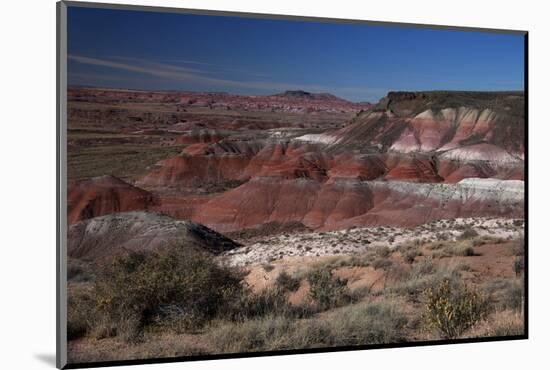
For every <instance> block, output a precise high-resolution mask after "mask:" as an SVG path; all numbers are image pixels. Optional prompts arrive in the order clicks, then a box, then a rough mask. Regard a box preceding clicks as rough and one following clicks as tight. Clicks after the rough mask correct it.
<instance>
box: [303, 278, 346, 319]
mask: <svg viewBox="0 0 550 370" xmlns="http://www.w3.org/2000/svg"><path fill="white" fill-rule="evenodd" d="M307 281H308V282H309V285H310V290H309V295H310V297H311V298H312V299H313V301H314V302H315V303H316V304H317V306H318V307H319V309H321V310H323V311H324V310H327V309H329V308H333V307H337V306H340V305H343V304H346V303H349V301H350V300H351V295H350V292H349V290H348V287H347V280H345V279H340V278H338V277H333V276H332V273H331V271H330V270H329V269H326V268H320V269H315V270H313V271H311V272H310V273H309V274H308V275H307Z"/></svg>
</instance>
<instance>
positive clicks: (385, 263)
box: [372, 257, 393, 270]
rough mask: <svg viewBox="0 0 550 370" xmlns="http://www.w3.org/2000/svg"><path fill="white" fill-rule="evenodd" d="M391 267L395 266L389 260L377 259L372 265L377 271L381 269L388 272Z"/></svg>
mask: <svg viewBox="0 0 550 370" xmlns="http://www.w3.org/2000/svg"><path fill="white" fill-rule="evenodd" d="M391 265H393V262H392V261H391V260H389V259H387V258H382V257H381V258H377V259H376V260H374V262H373V263H372V267H374V268H375V269H377V270H379V269H382V270H386V269H388V268H389V267H390V266H391Z"/></svg>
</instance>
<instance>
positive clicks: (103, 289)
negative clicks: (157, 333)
mask: <svg viewBox="0 0 550 370" xmlns="http://www.w3.org/2000/svg"><path fill="white" fill-rule="evenodd" d="M95 293H96V299H97V308H98V311H99V312H100V313H101V314H102V315H103V316H104V319H106V321H107V322H110V323H112V324H113V325H114V326H115V327H116V334H117V335H122V336H123V337H124V338H125V339H126V340H128V341H137V340H139V339H140V337H141V334H142V332H143V329H144V327H145V326H146V325H149V324H152V323H154V322H159V321H162V320H163V319H168V320H169V321H170V320H174V318H175V317H179V318H182V322H183V323H188V324H190V325H193V326H201V325H202V324H204V322H205V321H206V320H208V319H211V318H213V317H214V316H215V315H217V314H218V313H219V312H220V310H221V309H227V307H231V306H232V304H233V301H234V300H235V299H236V298H238V297H240V296H241V295H242V286H241V276H239V275H238V274H237V273H236V272H234V271H233V270H231V269H229V268H226V267H221V266H219V265H217V264H216V263H215V262H214V261H213V260H212V259H211V258H209V257H208V256H207V255H205V254H203V253H200V252H198V251H195V250H194V249H192V248H190V247H186V246H184V245H177V246H173V247H169V248H164V249H162V250H159V251H157V252H153V253H149V254H146V253H131V254H129V255H127V256H123V257H119V258H116V259H115V260H114V261H113V263H112V264H110V265H109V266H108V267H107V268H105V269H104V271H102V273H101V275H100V276H99V278H98V281H97V283H96V286H95Z"/></svg>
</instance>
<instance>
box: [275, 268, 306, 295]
mask: <svg viewBox="0 0 550 370" xmlns="http://www.w3.org/2000/svg"><path fill="white" fill-rule="evenodd" d="M275 285H276V286H277V288H279V289H281V290H283V291H289V292H295V291H296V290H298V288H299V287H300V279H298V278H295V277H293V276H291V275H290V274H289V273H288V272H286V271H283V272H281V273H280V274H279V275H278V276H277V279H276V280H275Z"/></svg>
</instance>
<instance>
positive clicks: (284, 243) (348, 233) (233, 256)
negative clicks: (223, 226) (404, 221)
mask: <svg viewBox="0 0 550 370" xmlns="http://www.w3.org/2000/svg"><path fill="white" fill-rule="evenodd" d="M470 227H471V228H473V229H474V230H475V231H476V232H477V233H478V234H479V235H480V236H491V237H495V238H502V239H513V238H516V237H519V236H520V235H521V234H523V230H524V222H523V220H522V219H515V220H514V219H505V218H457V219H450V220H439V221H435V222H431V223H428V224H424V225H422V226H418V227H415V228H398V227H367V228H352V229H347V230H339V231H330V232H312V233H294V234H281V235H277V236H271V237H264V238H254V239H250V240H249V241H248V242H245V243H243V244H244V245H243V246H242V247H240V248H236V249H233V250H231V251H228V252H225V253H224V254H223V255H222V257H221V258H223V259H224V260H225V261H226V263H229V264H230V265H235V266H244V265H248V264H255V263H265V262H270V261H273V260H277V259H281V258H285V257H296V256H325V255H336V254H353V253H360V252H364V251H366V250H367V249H369V248H372V247H375V246H379V245H387V246H389V247H392V248H395V247H397V246H399V245H400V244H402V243H405V242H410V241H413V240H415V239H420V240H423V241H425V242H430V241H438V240H453V239H456V238H457V237H459V236H460V235H461V234H462V233H463V232H464V230H465V229H468V228H470Z"/></svg>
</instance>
